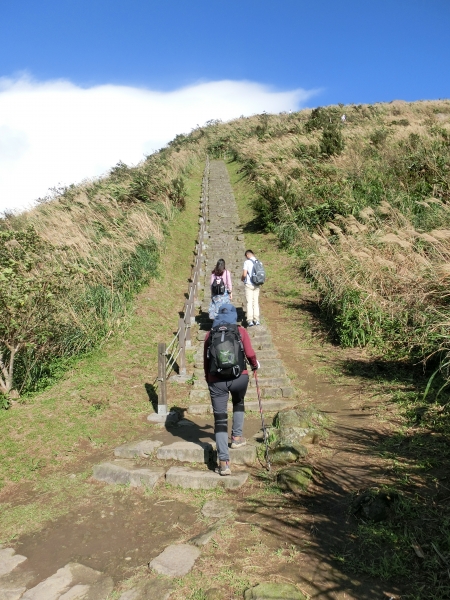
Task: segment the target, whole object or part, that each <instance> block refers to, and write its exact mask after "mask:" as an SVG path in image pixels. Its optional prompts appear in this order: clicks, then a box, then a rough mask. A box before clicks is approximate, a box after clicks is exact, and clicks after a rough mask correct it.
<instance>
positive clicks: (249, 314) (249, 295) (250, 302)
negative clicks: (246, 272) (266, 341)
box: [245, 283, 253, 323]
mask: <svg viewBox="0 0 450 600" xmlns="http://www.w3.org/2000/svg"><path fill="white" fill-rule="evenodd" d="M252 287H253V286H252V285H250V284H248V283H246V284H245V299H246V301H247V323H251V322H252V321H253V290H252Z"/></svg>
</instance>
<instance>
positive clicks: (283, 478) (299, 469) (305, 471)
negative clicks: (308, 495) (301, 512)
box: [277, 465, 313, 494]
mask: <svg viewBox="0 0 450 600" xmlns="http://www.w3.org/2000/svg"><path fill="white" fill-rule="evenodd" d="M312 476H313V471H312V469H311V467H307V466H304V465H298V466H291V467H287V468H285V469H281V470H280V471H278V473H277V483H278V485H279V487H280V488H281V489H282V490H286V491H288V492H293V493H294V494H301V493H302V492H305V491H306V490H307V489H308V487H309V484H310V483H311V481H312Z"/></svg>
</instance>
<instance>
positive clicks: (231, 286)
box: [227, 269, 233, 294]
mask: <svg viewBox="0 0 450 600" xmlns="http://www.w3.org/2000/svg"><path fill="white" fill-rule="evenodd" d="M227 281H228V291H229V292H230V294H231V292H232V291H233V285H232V283H231V273H230V271H228V269H227Z"/></svg>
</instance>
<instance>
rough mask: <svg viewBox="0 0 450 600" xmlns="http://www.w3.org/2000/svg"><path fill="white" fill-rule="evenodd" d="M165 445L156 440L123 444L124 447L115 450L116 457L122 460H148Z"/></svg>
mask: <svg viewBox="0 0 450 600" xmlns="http://www.w3.org/2000/svg"><path fill="white" fill-rule="evenodd" d="M162 445H163V442H158V441H156V440H143V441H140V442H129V443H128V444H123V445H122V446H118V447H117V448H116V449H115V450H114V456H118V457H120V458H136V457H137V456H138V457H141V458H146V457H147V456H150V454H153V452H154V451H155V450H156V449H157V448H159V447H160V446H162Z"/></svg>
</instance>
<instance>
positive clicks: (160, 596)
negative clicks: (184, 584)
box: [119, 579, 175, 600]
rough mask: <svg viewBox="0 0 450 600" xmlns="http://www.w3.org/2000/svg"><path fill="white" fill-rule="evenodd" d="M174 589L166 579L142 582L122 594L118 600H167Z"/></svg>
mask: <svg viewBox="0 0 450 600" xmlns="http://www.w3.org/2000/svg"><path fill="white" fill-rule="evenodd" d="M174 589H175V587H174V585H173V584H172V582H170V581H167V579H151V580H150V581H147V580H144V581H141V582H140V583H138V585H136V586H134V587H133V588H132V589H131V590H127V591H126V592H124V593H123V594H122V595H121V596H120V598H119V600H148V599H149V598H153V599H154V600H168V598H169V597H170V594H171V593H172V592H173V591H174Z"/></svg>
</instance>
